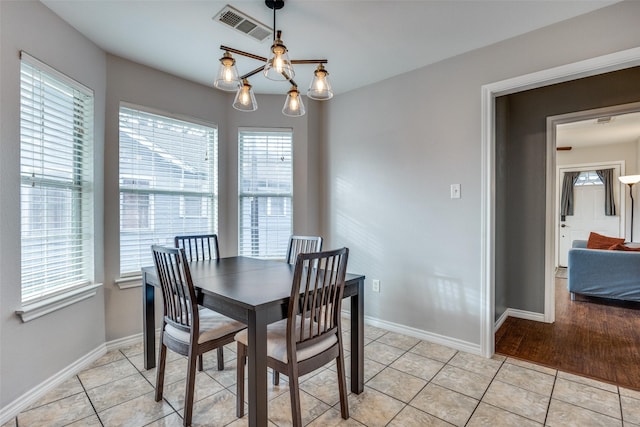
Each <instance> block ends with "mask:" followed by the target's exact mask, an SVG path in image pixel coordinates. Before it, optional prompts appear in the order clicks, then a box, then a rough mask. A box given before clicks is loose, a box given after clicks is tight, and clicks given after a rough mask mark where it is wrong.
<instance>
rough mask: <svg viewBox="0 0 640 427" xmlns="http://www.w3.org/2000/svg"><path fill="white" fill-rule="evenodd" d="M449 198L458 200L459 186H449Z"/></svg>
mask: <svg viewBox="0 0 640 427" xmlns="http://www.w3.org/2000/svg"><path fill="white" fill-rule="evenodd" d="M451 198H452V199H459V198H460V184H451Z"/></svg>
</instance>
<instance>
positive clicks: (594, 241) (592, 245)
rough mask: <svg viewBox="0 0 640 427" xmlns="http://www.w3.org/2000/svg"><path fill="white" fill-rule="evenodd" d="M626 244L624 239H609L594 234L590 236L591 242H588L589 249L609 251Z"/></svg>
mask: <svg viewBox="0 0 640 427" xmlns="http://www.w3.org/2000/svg"><path fill="white" fill-rule="evenodd" d="M618 243H620V244H622V243H624V238H620V239H619V238H617V237H608V236H603V235H602V234H598V233H594V232H593V231H592V232H591V233H590V234H589V240H588V241H587V249H609V248H610V247H611V246H613V245H615V244H618Z"/></svg>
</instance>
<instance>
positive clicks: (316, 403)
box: [234, 390, 330, 426]
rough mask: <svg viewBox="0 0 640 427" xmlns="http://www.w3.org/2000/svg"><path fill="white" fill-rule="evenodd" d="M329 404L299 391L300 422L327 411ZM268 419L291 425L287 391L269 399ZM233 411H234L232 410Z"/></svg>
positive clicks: (308, 421)
mask: <svg viewBox="0 0 640 427" xmlns="http://www.w3.org/2000/svg"><path fill="white" fill-rule="evenodd" d="M329 408H330V406H329V405H327V404H326V403H324V402H322V401H321V400H320V399H316V398H315V397H313V396H311V395H310V394H309V393H306V392H304V391H302V390H301V391H300V410H301V412H302V424H305V425H306V424H308V423H310V422H311V421H313V420H315V419H316V418H318V417H319V416H320V415H322V414H323V413H325V412H326V411H328V410H329ZM268 411H269V420H271V422H273V423H274V424H276V425H278V426H290V425H292V424H293V423H292V421H291V420H292V417H291V399H290V398H289V393H283V394H281V395H280V396H278V397H276V398H275V399H272V400H270V401H269V408H268ZM234 413H235V411H234Z"/></svg>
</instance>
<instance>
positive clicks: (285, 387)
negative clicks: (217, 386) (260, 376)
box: [228, 372, 289, 403]
mask: <svg viewBox="0 0 640 427" xmlns="http://www.w3.org/2000/svg"><path fill="white" fill-rule="evenodd" d="M266 375H267V400H272V399H275V398H276V397H278V396H280V395H281V394H283V393H289V382H288V378H287V377H286V376H285V375H280V381H279V382H278V385H273V380H272V376H271V375H272V374H271V372H269V373H268V374H266ZM228 389H229V391H231V392H232V393H234V394H235V393H236V387H235V385H234V386H233V387H229V388H228ZM244 389H245V395H244V401H245V402H247V403H248V402H249V400H248V399H249V397H248V396H247V391H246V390H249V378H246V377H245V379H244Z"/></svg>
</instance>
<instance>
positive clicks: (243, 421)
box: [225, 415, 278, 427]
mask: <svg viewBox="0 0 640 427" xmlns="http://www.w3.org/2000/svg"><path fill="white" fill-rule="evenodd" d="M248 426H249V418H248V416H247V415H245V416H244V417H242V418H236V420H235V421H233V422H232V423H230V424H227V425H226V426H225V427H248ZM267 427H278V426H277V425H275V424H274V423H272V422H271V421H268V422H267Z"/></svg>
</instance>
